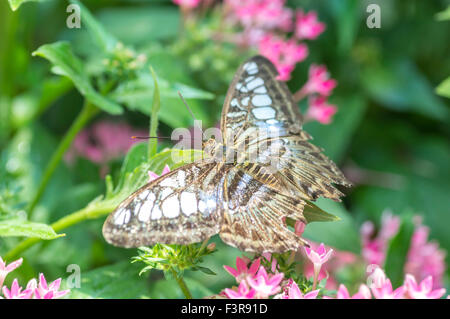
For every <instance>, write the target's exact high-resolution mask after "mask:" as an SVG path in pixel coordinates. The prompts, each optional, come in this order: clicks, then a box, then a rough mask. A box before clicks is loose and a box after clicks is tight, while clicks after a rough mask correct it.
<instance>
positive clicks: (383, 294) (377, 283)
mask: <svg viewBox="0 0 450 319" xmlns="http://www.w3.org/2000/svg"><path fill="white" fill-rule="evenodd" d="M372 280H373V282H372V284H371V285H370V289H371V290H372V294H373V296H374V297H375V298H376V299H403V297H404V292H405V287H404V286H400V287H399V288H397V289H395V290H393V289H392V284H391V281H390V280H389V279H388V278H386V275H385V274H384V271H383V270H381V268H376V269H375V271H374V272H373V274H372Z"/></svg>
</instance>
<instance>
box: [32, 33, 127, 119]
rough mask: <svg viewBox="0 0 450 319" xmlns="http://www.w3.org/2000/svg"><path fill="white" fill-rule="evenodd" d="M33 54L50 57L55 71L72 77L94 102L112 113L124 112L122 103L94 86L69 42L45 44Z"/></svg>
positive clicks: (84, 94) (84, 93)
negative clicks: (116, 101) (101, 92)
mask: <svg viewBox="0 0 450 319" xmlns="http://www.w3.org/2000/svg"><path fill="white" fill-rule="evenodd" d="M33 55H38V56H41V57H43V58H46V59H48V60H49V61H50V62H51V63H52V64H53V67H52V71H53V73H55V74H58V75H62V76H66V77H68V78H69V79H71V80H72V82H73V84H74V85H75V86H76V87H77V89H78V90H79V92H80V93H81V94H82V95H83V96H85V97H86V99H87V100H88V101H89V102H91V103H92V104H94V105H96V106H98V107H99V108H101V109H102V110H104V111H105V112H108V113H111V114H120V113H122V108H121V107H120V105H118V104H117V103H114V102H113V101H111V100H109V99H107V98H105V97H104V96H102V95H101V94H100V93H99V92H97V91H96V90H95V89H94V88H93V87H92V85H91V83H90V80H89V78H88V76H87V73H86V71H85V70H84V66H83V64H82V62H81V60H79V59H78V58H77V57H76V56H75V55H74V54H73V53H72V49H71V47H70V44H69V43H68V42H56V43H53V44H45V45H43V46H41V47H40V48H39V49H37V50H36V51H34V52H33Z"/></svg>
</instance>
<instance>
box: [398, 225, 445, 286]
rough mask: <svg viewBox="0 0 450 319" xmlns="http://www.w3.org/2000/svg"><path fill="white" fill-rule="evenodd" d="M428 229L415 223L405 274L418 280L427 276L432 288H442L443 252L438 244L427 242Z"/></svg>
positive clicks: (443, 271)
mask: <svg viewBox="0 0 450 319" xmlns="http://www.w3.org/2000/svg"><path fill="white" fill-rule="evenodd" d="M428 233H429V228H428V227H426V226H423V225H422V224H421V221H420V220H419V221H418V222H417V226H416V229H415V231H414V234H413V236H412V238H411V244H410V248H409V251H408V257H407V261H406V264H405V273H409V274H412V275H413V276H414V277H416V278H417V279H418V280H423V279H425V278H426V277H428V276H432V277H433V279H434V280H433V285H434V288H438V287H442V277H443V275H444V273H445V269H446V264H445V255H446V254H445V251H443V250H441V249H440V247H439V244H438V243H435V242H429V241H428Z"/></svg>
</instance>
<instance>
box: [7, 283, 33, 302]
mask: <svg viewBox="0 0 450 319" xmlns="http://www.w3.org/2000/svg"><path fill="white" fill-rule="evenodd" d="M33 293H34V291H33V289H32V288H27V289H25V290H24V291H22V287H20V286H19V282H18V281H17V279H14V281H13V283H12V285H11V290H9V289H8V288H7V287H6V286H5V287H3V296H4V297H5V298H6V299H31V298H32V296H33Z"/></svg>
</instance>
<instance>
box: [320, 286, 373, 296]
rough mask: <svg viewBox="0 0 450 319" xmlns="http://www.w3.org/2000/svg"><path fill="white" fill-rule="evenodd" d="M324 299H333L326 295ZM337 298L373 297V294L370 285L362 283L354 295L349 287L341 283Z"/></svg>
mask: <svg viewBox="0 0 450 319" xmlns="http://www.w3.org/2000/svg"><path fill="white" fill-rule="evenodd" d="M324 299H332V298H329V297H324ZM336 299H372V295H371V293H370V289H369V287H367V286H366V285H364V284H362V285H361V286H359V290H358V292H357V293H356V294H354V295H353V296H350V294H349V292H348V290H347V287H345V286H344V285H343V284H341V285H339V289H338V291H337V294H336Z"/></svg>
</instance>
